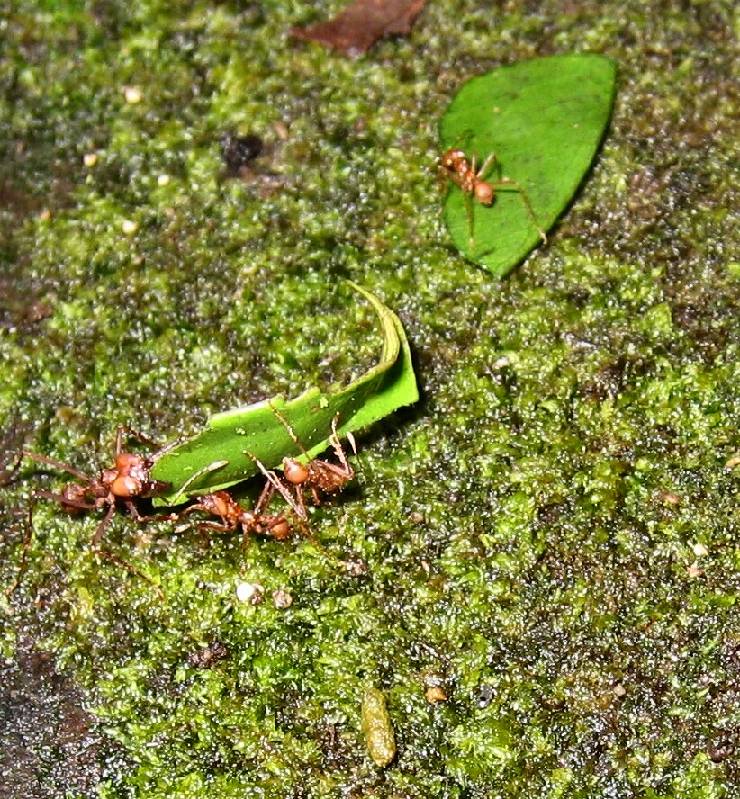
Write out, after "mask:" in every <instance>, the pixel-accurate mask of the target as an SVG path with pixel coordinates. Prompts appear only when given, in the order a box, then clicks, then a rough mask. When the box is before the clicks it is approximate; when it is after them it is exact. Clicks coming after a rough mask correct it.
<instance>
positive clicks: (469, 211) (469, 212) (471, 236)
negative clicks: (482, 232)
mask: <svg viewBox="0 0 740 799" xmlns="http://www.w3.org/2000/svg"><path fill="white" fill-rule="evenodd" d="M463 201H464V202H465V215H466V216H467V217H468V249H469V250H470V251H471V253H472V251H473V250H474V249H475V217H474V214H475V210H474V208H473V198H472V197H471V195H470V194H468V193H467V192H465V194H464V195H463Z"/></svg>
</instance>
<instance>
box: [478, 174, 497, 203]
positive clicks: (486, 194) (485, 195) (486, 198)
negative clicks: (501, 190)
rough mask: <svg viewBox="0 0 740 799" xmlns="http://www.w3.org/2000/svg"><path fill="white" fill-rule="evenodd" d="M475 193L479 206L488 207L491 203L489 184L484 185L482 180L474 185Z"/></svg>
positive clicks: (491, 194) (491, 191)
mask: <svg viewBox="0 0 740 799" xmlns="http://www.w3.org/2000/svg"><path fill="white" fill-rule="evenodd" d="M473 191H474V193H475V199H476V200H478V202H479V203H480V204H481V205H490V204H491V203H492V202H493V195H494V191H493V186H492V185H491V184H490V183H486V182H485V181H484V180H479V181H478V182H477V183H476V184H475V189H474V190H473Z"/></svg>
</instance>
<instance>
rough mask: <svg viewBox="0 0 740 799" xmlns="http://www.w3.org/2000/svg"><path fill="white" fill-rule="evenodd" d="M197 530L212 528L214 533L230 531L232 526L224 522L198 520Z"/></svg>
mask: <svg viewBox="0 0 740 799" xmlns="http://www.w3.org/2000/svg"><path fill="white" fill-rule="evenodd" d="M197 527H198V531H199V532H203V530H213V532H214V533H232V532H234V526H233V525H231V524H226V523H225V522H198V525H197Z"/></svg>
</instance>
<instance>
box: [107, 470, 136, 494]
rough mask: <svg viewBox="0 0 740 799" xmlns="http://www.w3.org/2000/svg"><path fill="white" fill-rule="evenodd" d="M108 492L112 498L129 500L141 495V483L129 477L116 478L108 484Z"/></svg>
mask: <svg viewBox="0 0 740 799" xmlns="http://www.w3.org/2000/svg"><path fill="white" fill-rule="evenodd" d="M110 490H111V493H112V494H113V496H114V497H120V498H121V499H131V497H138V496H139V494H141V482H140V481H139V480H137V479H136V478H134V477H131V476H130V475H128V474H126V475H122V476H121V477H116V478H115V480H113V482H112V483H111V484H110Z"/></svg>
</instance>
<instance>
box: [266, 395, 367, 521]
mask: <svg viewBox="0 0 740 799" xmlns="http://www.w3.org/2000/svg"><path fill="white" fill-rule="evenodd" d="M270 407H271V408H272V411H273V413H274V414H275V416H276V417H277V418H278V419H279V420H280V422H281V423H282V425H283V427H284V428H285V429H286V431H287V433H288V435H289V436H290V438H291V439H292V441H293V443H294V444H295V445H296V446H297V447H298V448H299V449H300V451H301V453H302V454H303V458H304V459H305V463H304V462H302V461H300V460H298V459H296V458H284V459H283V477H284V480H280V478H278V477H277V475H276V474H275V472H273V471H268V470H267V469H265V467H264V466H263V465H262V464H261V463H260V462H259V461H258V460H257V459H256V458H254V461H255V463H256V464H257V466H258V467H259V469H260V470H261V471H262V473H263V474H264V475H265V477H266V478H267V482H268V484H267V485H266V486H265V491H268V492H269V494H272V491H277V492H278V493H279V494H280V495H281V496H282V497H283V499H284V500H285V501H286V502H287V503H288V505H289V506H290V507H291V508H292V510H293V512H294V513H295V514H296V515H297V516H298V518H299V519H301V520H303V521H304V522H307V520H308V512H307V511H306V503H305V498H304V494H303V491H304V489H308V490H310V491H311V497H312V499H313V502H314V505H320V504H321V501H322V497H321V494H322V493H323V494H328V495H330V496H331V495H334V494H338V493H339V492H340V491H341V490H342V489H343V488H344V487H345V486H346V485H347V483H349V482H350V481H351V480H353V479H354V477H355V470H354V469H353V468H352V465H351V464H350V463H349V461H348V460H347V456H346V455H345V453H344V450H343V449H342V444H341V442H340V441H339V436H338V435H337V418H336V417H334V419H332V423H331V430H332V433H331V436H329V443H330V444H331V445H332V447H333V448H334V452H335V453H336V455H337V458H338V459H339V465H337V464H335V463H329V462H328V461H323V460H311V458H309V455H308V453H307V452H306V450H305V448H304V447H303V445H302V444H301V442H300V440H299V439H298V436H296V434H295V432H294V430H293V428H292V427H291V426H290V424H289V423H288V420H287V419H286V418H285V417H284V416H283V415H282V414H281V413H280V411H278V410H277V408H275V407H273V406H272V405H271V406H270ZM347 440H348V441H349V443H350V445H351V447H352V449H353V451H354V452H357V447H356V446H355V439H354V436H353V435H352V433H348V434H347ZM286 483H287V484H288V485H286ZM290 488H292V489H293V491H294V494H292V493H291V492H290ZM269 494H268V499H269Z"/></svg>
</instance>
